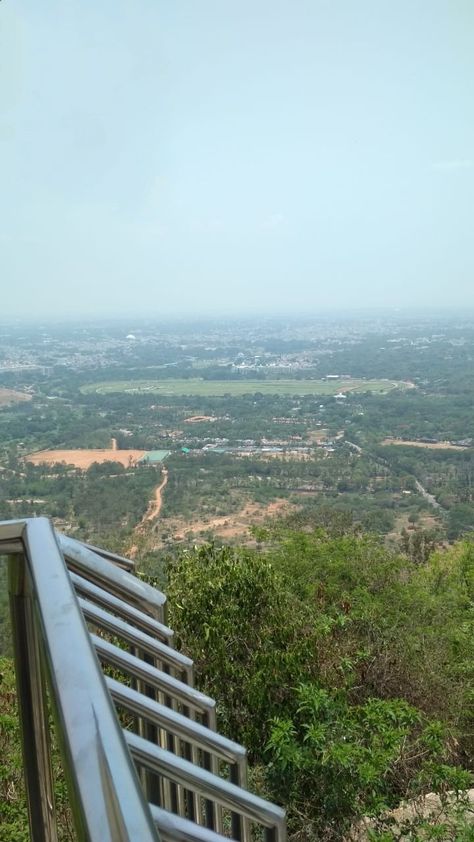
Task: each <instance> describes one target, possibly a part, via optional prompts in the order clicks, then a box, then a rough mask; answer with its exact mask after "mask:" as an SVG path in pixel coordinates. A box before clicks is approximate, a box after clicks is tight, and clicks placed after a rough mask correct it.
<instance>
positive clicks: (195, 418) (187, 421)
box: [184, 415, 217, 424]
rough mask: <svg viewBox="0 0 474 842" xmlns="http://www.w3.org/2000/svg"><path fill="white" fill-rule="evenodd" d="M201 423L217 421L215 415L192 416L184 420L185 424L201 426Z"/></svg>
mask: <svg viewBox="0 0 474 842" xmlns="http://www.w3.org/2000/svg"><path fill="white" fill-rule="evenodd" d="M201 421H217V418H215V417H214V416H213V415H191V416H190V417H189V418H185V419H184V423H185V424H199V423H200V422H201Z"/></svg>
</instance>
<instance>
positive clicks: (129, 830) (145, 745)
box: [0, 518, 286, 842]
mask: <svg viewBox="0 0 474 842" xmlns="http://www.w3.org/2000/svg"><path fill="white" fill-rule="evenodd" d="M0 555H7V556H8V558H9V591H10V606H11V618H12V637H13V648H14V660H15V671H16V677H17V688H18V703H19V714H20V722H21V730H22V747H23V758H24V773H25V782H26V791H27V798H28V809H29V818H30V829H31V839H32V840H33V842H57V839H58V834H57V826H56V816H55V810H54V786H53V781H52V774H51V756H50V745H49V709H51V711H52V713H53V717H54V721H55V725H56V730H57V734H58V743H59V746H60V749H61V754H62V761H63V768H64V772H65V777H66V779H67V781H68V785H69V796H70V803H71V808H72V813H73V820H74V826H75V831H76V835H77V838H78V840H80V842H132V840H133V842H138V840H140V842H160V840H162V842H177V840H184V842H223V840H224V839H225V838H228V837H224V836H223V835H222V834H223V827H224V826H225V823H226V821H227V820H230V822H231V832H232V838H233V839H235V840H241V842H249V840H250V838H251V825H252V823H256V824H257V825H259V826H260V827H261V828H262V829H263V834H264V838H265V840H267V842H285V840H286V828H285V815H284V811H283V810H281V809H280V808H279V807H276V806H275V805H273V804H270V803H269V802H266V801H264V800H263V799H261V798H258V797H257V796H255V795H252V794H251V793H249V792H247V791H246V789H245V786H246V774H247V764H246V752H245V749H244V748H243V747H242V746H240V745H238V744H237V743H234V742H232V741H231V740H229V739H227V738H225V737H223V736H221V735H219V734H218V733H217V732H216V710H215V702H214V700H213V699H210V698H209V697H208V696H206V695H205V694H204V693H201V692H199V691H198V690H196V689H194V687H193V662H192V661H191V660H190V659H189V658H187V657H186V656H185V655H183V654H181V653H180V652H177V651H176V650H175V649H173V639H174V636H173V631H172V630H171V629H169V628H168V627H167V626H166V625H165V621H166V597H165V595H164V594H163V593H161V592H160V591H157V590H156V589H155V588H152V587H151V586H150V585H148V584H146V583H144V582H142V581H141V580H140V579H138V578H136V577H135V576H133V575H132V574H131V573H130V572H129V569H131V565H129V564H128V563H127V561H128V560H127V559H124V558H123V557H122V556H117V555H116V554H114V553H108V552H107V551H105V550H100V549H99V548H96V547H92V546H91V545H85V544H82V543H81V542H79V541H76V540H75V539H72V538H68V537H66V536H64V535H61V534H59V533H56V532H55V530H54V529H53V527H52V525H51V523H50V521H49V520H47V519H46V518H33V519H25V520H18V521H6V522H3V523H0ZM117 565H118V566H117ZM97 632H98V633H97ZM104 635H105V636H104ZM107 638H109V639H107ZM110 638H111V639H110ZM127 649H128V650H129V651H127ZM110 668H112V669H113V670H114V671H113V673H112V675H113V677H112V676H111V675H110ZM103 669H106V670H108V673H109V674H108V675H107V676H104V673H103ZM121 676H123V678H122V677H121ZM48 699H49V705H48ZM116 706H117V708H118V709H119V710H123V711H127V718H128V722H129V727H132V728H134V729H135V731H136V733H134V732H133V731H130V730H125V731H124V730H123V728H122V726H121V724H120V720H119V716H118V714H117V712H116V709H115V707H116ZM122 724H123V723H122ZM148 802H150V803H148Z"/></svg>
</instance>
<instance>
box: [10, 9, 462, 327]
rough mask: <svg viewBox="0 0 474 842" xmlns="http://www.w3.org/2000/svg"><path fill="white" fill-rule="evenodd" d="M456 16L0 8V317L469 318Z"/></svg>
mask: <svg viewBox="0 0 474 842" xmlns="http://www.w3.org/2000/svg"><path fill="white" fill-rule="evenodd" d="M473 45H474V3H473V0H126V2H125V0H46V2H38V0H16V1H15V0H3V2H0V103H1V106H0V284H1V289H2V296H1V299H0V300H1V305H0V317H1V316H2V315H10V314H18V313H20V312H21V311H22V309H23V308H27V310H28V311H29V312H30V314H31V312H34V313H38V314H39V315H41V316H43V315H44V314H45V313H47V312H50V313H51V314H52V315H55V316H57V315H62V314H66V313H68V314H69V315H82V314H92V313H97V314H100V315H102V314H111V315H115V314H117V315H123V314H126V313H131V314H140V313H144V314H147V315H155V314H156V315H157V316H159V315H163V314H172V313H173V314H174V313H181V314H183V315H184V314H188V313H192V314H200V313H220V312H226V313H232V312H236V313H242V312H248V313H252V312H256V313H260V312H265V311H267V312H275V311H276V312H285V311H288V312H296V313H308V312H318V311H319V310H321V309H327V308H330V309H336V308H338V307H344V308H346V309H347V308H348V307H352V306H361V307H371V306H385V305H388V306H400V305H402V306H411V305H416V306H419V305H420V304H423V303H426V304H427V305H429V306H439V305H453V306H459V305H461V306H470V307H472V306H473V305H474V46H473Z"/></svg>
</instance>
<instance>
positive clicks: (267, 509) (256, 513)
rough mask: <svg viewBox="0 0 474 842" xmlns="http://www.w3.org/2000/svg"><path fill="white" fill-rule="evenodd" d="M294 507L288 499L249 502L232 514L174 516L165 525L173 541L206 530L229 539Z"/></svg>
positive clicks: (286, 512)
mask: <svg viewBox="0 0 474 842" xmlns="http://www.w3.org/2000/svg"><path fill="white" fill-rule="evenodd" d="M296 508H297V506H294V505H293V504H291V503H289V502H288V500H275V501H274V502H272V503H269V504H268V505H266V506H264V505H262V504H261V503H254V502H249V503H246V504H245V506H244V507H243V508H242V509H241V510H240V511H238V512H233V513H232V514H228V515H223V516H221V517H215V518H209V519H208V520H204V519H202V520H191V521H183V520H182V519H179V518H176V519H173V520H169V521H167V522H166V527H167V529H168V531H169V532H170V533H171V534H172V536H173V539H174V540H175V541H182V540H184V538H185V537H187V536H189V535H190V534H191V533H192V534H193V535H202V534H203V533H206V532H213V533H214V535H215V536H216V537H218V538H221V539H231V538H237V537H239V536H241V535H246V534H247V533H248V530H249V527H250V526H258V525H259V524H260V525H261V524H262V523H263V522H264V521H265V520H267V519H268V518H274V517H278V516H279V515H287V514H289V513H290V512H291V511H294V510H295V509H296ZM163 525H165V522H163Z"/></svg>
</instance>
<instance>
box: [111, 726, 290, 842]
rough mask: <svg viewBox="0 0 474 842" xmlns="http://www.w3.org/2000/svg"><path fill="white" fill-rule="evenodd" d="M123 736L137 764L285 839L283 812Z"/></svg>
mask: <svg viewBox="0 0 474 842" xmlns="http://www.w3.org/2000/svg"><path fill="white" fill-rule="evenodd" d="M124 736H125V739H126V741H127V744H128V747H129V749H130V752H131V754H132V757H133V758H134V760H135V761H136V762H137V763H138V764H139V765H142V766H144V767H145V768H147V769H149V770H150V771H152V772H155V773H156V774H158V775H164V776H165V777H168V778H169V779H170V780H172V781H174V782H175V783H177V784H181V785H182V786H184V787H186V788H187V789H191V790H194V791H195V792H198V793H199V795H201V796H202V797H203V798H209V799H211V800H213V801H215V802H217V803H218V804H220V805H221V806H222V807H224V809H227V810H230V811H231V812H234V813H240V814H242V815H243V816H245V817H246V818H248V819H250V820H251V821H255V822H259V823H260V824H263V825H265V826H266V827H270V828H275V829H276V830H277V834H278V837H277V838H278V840H279V842H282V841H283V840H284V839H285V838H286V831H285V812H284V810H282V809H281V808H280V807H277V806H276V805H274V804H270V802H268V801H264V800H263V798H259V797H258V795H254V794H253V793H251V792H248V791H247V790H245V789H240V787H238V786H236V785H235V784H232V783H229V781H226V780H222V779H221V778H219V777H217V775H213V774H212V773H211V772H208V771H207V770H206V769H202V768H200V767H197V766H194V764H193V763H190V762H189V761H188V760H184V759H183V758H182V757H178V756H177V755H175V754H172V753H171V752H169V751H165V750H164V749H162V748H160V746H157V745H154V744H153V743H149V742H147V740H144V739H143V738H142V737H139V736H138V735H137V734H133V733H132V732H131V731H124Z"/></svg>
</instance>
